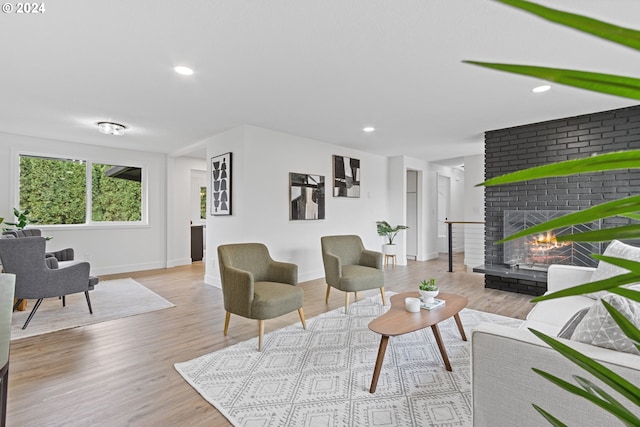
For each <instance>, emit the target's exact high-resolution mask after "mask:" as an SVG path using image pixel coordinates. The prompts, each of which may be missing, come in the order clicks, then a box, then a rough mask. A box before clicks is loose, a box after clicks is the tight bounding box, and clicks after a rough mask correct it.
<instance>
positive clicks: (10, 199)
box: [0, 133, 167, 275]
mask: <svg viewBox="0 0 640 427" xmlns="http://www.w3.org/2000/svg"><path fill="white" fill-rule="evenodd" d="M0 152H1V153H3V154H2V156H0V182H1V183H2V185H0V216H2V217H5V219H6V220H10V219H12V218H13V213H12V208H13V206H17V205H18V201H17V194H16V188H17V180H18V175H17V174H18V155H19V154H20V153H30V154H41V155H42V154H49V155H62V156H70V155H73V156H77V157H78V158H81V159H86V160H91V161H96V162H101V163H107V164H122V165H131V166H139V167H143V168H144V169H145V170H146V171H147V176H146V177H147V181H148V187H147V191H146V192H144V191H143V193H144V195H145V196H146V200H147V201H148V214H149V217H148V225H136V226H126V225H125V226H103V225H96V226H83V225H69V226H42V227H40V228H42V229H43V232H44V234H45V235H47V236H51V237H52V240H50V241H49V242H47V248H48V249H49V250H57V249H62V248H66V247H72V248H74V250H75V253H76V259H81V260H87V258H88V260H89V261H90V262H91V272H92V274H95V275H103V274H111V273H120V272H127V271H137V270H148V269H153V268H163V267H165V266H166V232H165V230H166V221H167V216H166V195H167V185H166V181H167V177H166V170H167V162H166V156H165V155H162V154H156V153H147V152H139V151H130V150H120V149H113V148H107V147H97V146H93V145H88V144H77V143H72V142H63V141H54V140H49V139H42V138H33V137H26V136H19V135H12V134H6V133H0ZM22 208H23V209H24V208H25V207H22Z"/></svg>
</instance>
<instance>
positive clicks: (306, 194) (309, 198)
mask: <svg viewBox="0 0 640 427" xmlns="http://www.w3.org/2000/svg"><path fill="white" fill-rule="evenodd" d="M324 193H325V190H324V176H322V175H308V174H304V173H293V172H292V173H290V174H289V219H290V220H300V219H324Z"/></svg>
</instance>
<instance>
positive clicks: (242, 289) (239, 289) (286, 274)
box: [218, 243, 307, 351]
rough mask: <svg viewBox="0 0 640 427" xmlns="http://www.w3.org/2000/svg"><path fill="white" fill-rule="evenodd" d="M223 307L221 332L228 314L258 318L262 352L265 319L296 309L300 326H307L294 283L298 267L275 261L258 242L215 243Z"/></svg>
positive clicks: (227, 324) (301, 295)
mask: <svg viewBox="0 0 640 427" xmlns="http://www.w3.org/2000/svg"><path fill="white" fill-rule="evenodd" d="M218 262H219V263H220V279H221V281H222V295H223V299H224V309H225V311H226V312H227V313H226V316H225V319H224V334H225V335H227V331H228V329H229V319H230V318H231V313H233V314H236V315H238V316H242V317H246V318H248V319H256V320H258V351H262V338H263V336H264V321H265V320H267V319H273V318H276V317H280V316H282V315H284V314H287V313H290V312H292V311H293V310H298V314H299V315H300V320H301V321H302V327H303V328H304V329H307V325H306V323H305V320H304V311H303V310H302V305H303V297H304V292H303V290H302V289H301V288H299V287H298V286H297V283H298V266H297V265H295V264H291V263H285V262H278V261H274V260H273V259H272V258H271V256H270V255H269V251H268V249H267V247H266V246H265V245H263V244H261V243H237V244H228V245H221V246H218Z"/></svg>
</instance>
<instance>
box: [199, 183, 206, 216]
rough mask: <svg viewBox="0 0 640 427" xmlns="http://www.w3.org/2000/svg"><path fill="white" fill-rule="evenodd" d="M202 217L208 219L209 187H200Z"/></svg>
mask: <svg viewBox="0 0 640 427" xmlns="http://www.w3.org/2000/svg"><path fill="white" fill-rule="evenodd" d="M200 219H207V187H200Z"/></svg>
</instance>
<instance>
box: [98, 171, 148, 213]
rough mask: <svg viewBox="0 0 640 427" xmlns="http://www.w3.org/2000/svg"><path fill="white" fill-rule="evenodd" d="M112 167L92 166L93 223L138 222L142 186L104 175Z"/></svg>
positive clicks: (135, 182) (136, 182) (138, 183)
mask: <svg viewBox="0 0 640 427" xmlns="http://www.w3.org/2000/svg"><path fill="white" fill-rule="evenodd" d="M112 167H113V166H112V165H102V164H93V174H92V182H91V185H92V197H91V201H92V212H91V219H92V220H93V221H140V220H141V219H142V211H141V205H140V201H141V200H142V185H140V182H138V181H132V180H129V179H122V178H115V177H111V176H107V175H105V172H107V171H108V170H109V169H111V168H112Z"/></svg>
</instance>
